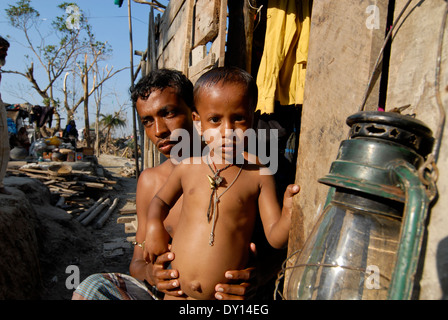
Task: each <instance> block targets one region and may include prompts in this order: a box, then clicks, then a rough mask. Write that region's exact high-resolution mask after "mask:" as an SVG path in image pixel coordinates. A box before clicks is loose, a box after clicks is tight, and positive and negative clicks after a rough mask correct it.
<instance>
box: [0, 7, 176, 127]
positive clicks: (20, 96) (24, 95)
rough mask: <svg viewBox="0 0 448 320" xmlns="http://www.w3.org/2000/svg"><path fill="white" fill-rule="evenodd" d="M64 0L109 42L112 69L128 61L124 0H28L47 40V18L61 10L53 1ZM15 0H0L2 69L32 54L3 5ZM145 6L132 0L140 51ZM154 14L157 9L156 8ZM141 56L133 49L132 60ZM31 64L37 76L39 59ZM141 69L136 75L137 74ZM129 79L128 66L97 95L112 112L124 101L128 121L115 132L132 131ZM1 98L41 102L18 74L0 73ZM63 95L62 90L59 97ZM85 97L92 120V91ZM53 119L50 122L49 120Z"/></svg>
mask: <svg viewBox="0 0 448 320" xmlns="http://www.w3.org/2000/svg"><path fill="white" fill-rule="evenodd" d="M64 2H75V3H76V4H77V5H78V6H79V8H80V9H81V10H82V11H83V12H84V13H85V15H86V17H87V19H88V22H89V24H90V25H91V26H92V27H93V31H94V34H95V36H96V39H97V40H99V41H103V42H105V41H107V43H108V44H109V45H110V47H111V48H112V50H113V51H112V55H111V57H110V58H109V59H108V60H107V62H106V63H107V65H108V66H109V68H110V67H111V66H113V70H119V69H121V68H124V67H129V66H130V46H129V22H128V0H124V1H123V5H122V6H121V8H120V7H119V6H118V5H115V3H114V0H71V1H68V0H67V1H64V0H32V1H31V6H32V7H33V8H34V9H36V10H37V11H38V12H39V13H40V19H41V28H40V31H41V33H42V34H44V35H48V38H46V39H45V40H46V41H47V44H50V43H51V38H52V37H51V34H49V30H50V23H51V21H52V20H53V19H54V18H55V17H56V16H60V15H62V14H63V13H64V12H63V11H62V10H61V9H59V8H58V7H57V6H58V5H59V4H61V3H64ZM159 2H160V3H162V4H163V5H167V3H168V1H167V0H165V1H164V0H162V1H160V0H159ZM16 3H17V1H16V0H1V1H0V35H1V36H2V37H4V38H7V39H8V41H9V42H10V45H11V46H10V48H9V50H8V56H7V58H6V65H5V66H4V67H3V68H2V69H4V70H14V71H21V72H24V71H25V67H26V61H27V60H26V58H25V55H27V54H28V55H29V56H30V57H33V55H32V53H31V51H30V50H28V49H27V48H26V47H25V46H24V44H25V38H24V34H23V32H22V31H20V30H18V29H15V28H13V27H12V26H11V25H10V24H9V22H8V19H7V15H6V12H5V9H8V8H9V5H15V4H16ZM149 12H150V6H149V5H147V4H140V3H136V2H134V1H132V0H131V16H132V33H133V35H132V36H133V37H132V38H133V48H134V50H139V51H144V50H145V49H146V46H147V41H148V35H147V34H148V17H149ZM154 14H155V15H156V16H157V14H162V13H160V12H159V11H157V10H155V11H154ZM139 61H140V57H139V56H136V55H134V65H135V66H136V65H137V64H138V62H139ZM34 67H35V74H36V78H38V79H39V77H42V76H43V74H42V73H40V75H39V69H38V63H37V61H36V60H35V59H34ZM139 77H140V74H139V76H138V78H137V80H138V79H139ZM130 85H131V72H130V69H125V70H123V71H121V72H119V73H118V74H116V75H115V76H114V77H113V78H111V79H109V80H107V81H106V82H105V86H104V87H105V88H104V89H103V92H104V93H105V94H104V97H103V100H102V109H101V113H103V114H112V113H113V112H115V111H118V110H119V109H120V105H124V104H126V105H125V107H124V108H125V117H126V119H127V127H126V128H124V129H121V130H119V131H118V132H116V136H117V135H118V136H123V135H129V134H131V133H132V113H131V103H130V97H129V87H130ZM0 92H1V96H2V100H3V101H4V102H7V103H11V104H15V103H24V102H29V103H31V104H32V105H42V98H41V97H40V96H39V95H38V94H37V93H36V92H35V89H33V88H32V87H31V84H30V83H29V81H28V80H27V79H25V78H24V77H23V76H21V75H16V74H5V73H4V74H3V75H2V83H1V85H0ZM60 99H61V101H63V99H62V96H61V97H60ZM91 99H92V100H89V119H90V123H93V122H94V121H95V112H96V107H95V105H94V100H93V97H91ZM60 110H61V117H62V118H64V119H63V120H62V121H61V126H62V127H65V124H66V119H65V118H66V115H65V112H64V111H63V110H64V108H63V107H62V108H61V109H60ZM83 112H84V109H83V106H82V105H81V106H80V107H78V109H77V112H76V114H75V120H76V123H77V124H78V128H82V127H84V115H83ZM53 125H54V123H53Z"/></svg>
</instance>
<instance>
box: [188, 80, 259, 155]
mask: <svg viewBox="0 0 448 320" xmlns="http://www.w3.org/2000/svg"><path fill="white" fill-rule="evenodd" d="M249 102H250V101H249V98H248V96H247V92H246V90H245V88H244V87H242V86H240V85H238V84H225V85H222V84H221V83H218V84H216V85H214V86H212V87H210V88H203V89H202V90H201V91H200V92H199V96H198V97H197V98H196V109H197V112H193V120H195V121H200V126H201V128H200V131H201V134H202V135H203V137H204V140H205V141H206V142H207V145H208V146H209V148H210V150H213V153H214V154H220V155H221V156H222V158H223V159H224V158H225V159H227V160H229V159H234V158H235V156H236V154H237V153H241V152H242V151H243V147H244V132H245V131H246V130H247V129H250V128H252V123H253V114H254V113H253V111H252V110H251V108H250V105H249Z"/></svg>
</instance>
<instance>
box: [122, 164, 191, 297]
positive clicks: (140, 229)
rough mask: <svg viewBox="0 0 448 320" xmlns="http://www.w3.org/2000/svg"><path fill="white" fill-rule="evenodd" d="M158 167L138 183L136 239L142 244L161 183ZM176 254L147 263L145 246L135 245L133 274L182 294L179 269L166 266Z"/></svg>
mask: <svg viewBox="0 0 448 320" xmlns="http://www.w3.org/2000/svg"><path fill="white" fill-rule="evenodd" d="M156 169H157V167H156V168H150V169H146V170H144V171H143V172H142V173H141V175H140V177H139V179H138V183H137V194H136V206H137V219H138V226H137V233H136V241H137V243H139V244H141V243H142V242H143V240H145V235H146V217H147V214H146V213H147V211H148V207H149V203H150V201H151V199H152V198H153V197H154V195H155V194H156V192H157V191H158V189H159V188H160V186H161V184H162V183H163V182H164V181H159V180H161V179H160V178H161V177H160V176H159V175H158V174H157V170H156ZM173 259H174V254H173V253H171V252H168V253H166V254H163V255H161V256H160V257H158V258H157V260H156V262H155V263H154V264H150V263H147V262H146V260H145V259H144V258H143V248H142V247H141V246H139V245H136V246H135V247H134V253H133V256H132V260H131V263H130V265H129V272H130V274H131V276H133V277H134V278H137V279H139V280H146V281H147V282H148V283H149V284H151V285H153V286H156V287H157V289H158V290H159V291H161V292H164V293H166V294H170V295H173V296H180V295H182V292H180V293H179V281H178V280H177V278H178V277H179V273H178V271H177V270H174V269H173V270H167V269H166V267H167V265H168V264H169V262H170V261H171V260H173Z"/></svg>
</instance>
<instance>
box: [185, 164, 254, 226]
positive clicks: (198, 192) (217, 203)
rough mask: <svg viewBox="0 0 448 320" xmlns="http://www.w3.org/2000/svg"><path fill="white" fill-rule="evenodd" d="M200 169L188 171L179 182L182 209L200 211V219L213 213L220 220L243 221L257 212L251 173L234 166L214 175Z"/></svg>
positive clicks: (198, 212) (209, 171)
mask: <svg viewBox="0 0 448 320" xmlns="http://www.w3.org/2000/svg"><path fill="white" fill-rule="evenodd" d="M202 167H203V168H195V169H193V170H191V172H189V174H188V177H187V178H186V179H184V177H183V179H182V188H183V197H184V204H183V205H184V209H187V210H188V211H189V212H191V211H193V212H197V214H200V212H202V213H203V215H204V216H207V214H208V215H209V216H211V215H212V214H213V212H215V211H216V212H215V213H222V215H221V218H223V219H224V218H225V217H226V218H230V219H238V218H243V219H244V216H245V215H248V214H249V215H252V214H254V212H256V211H257V200H258V195H259V187H258V183H257V181H256V177H254V175H253V174H252V173H251V172H248V171H247V170H244V168H243V169H240V167H236V166H235V167H233V168H228V169H226V170H225V171H224V172H221V173H220V174H219V175H216V176H215V175H214V174H213V172H212V171H211V170H209V169H208V168H204V167H205V166H202ZM205 169H207V170H205ZM224 214H225V217H224ZM242 215H243V216H242Z"/></svg>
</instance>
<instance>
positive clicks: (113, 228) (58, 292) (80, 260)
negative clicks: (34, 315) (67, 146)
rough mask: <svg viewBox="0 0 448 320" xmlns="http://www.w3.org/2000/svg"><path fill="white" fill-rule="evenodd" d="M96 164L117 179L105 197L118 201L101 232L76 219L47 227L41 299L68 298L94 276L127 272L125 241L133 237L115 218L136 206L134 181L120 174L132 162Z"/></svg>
mask: <svg viewBox="0 0 448 320" xmlns="http://www.w3.org/2000/svg"><path fill="white" fill-rule="evenodd" d="M98 163H99V164H100V165H102V166H103V167H104V169H105V170H107V171H108V172H109V173H110V174H111V175H112V176H113V177H114V179H116V180H117V184H116V185H115V188H114V191H110V193H109V194H108V195H109V196H110V197H111V198H114V197H119V198H120V202H119V204H118V206H117V208H116V209H115V210H114V212H113V214H112V215H111V216H110V217H109V218H108V220H107V221H106V222H105V224H104V225H103V227H102V228H101V229H95V228H94V227H93V226H92V225H93V223H91V224H90V225H88V226H83V225H81V224H80V223H79V222H77V221H75V219H71V220H70V221H69V222H65V223H63V224H61V223H53V224H50V227H49V228H48V229H50V230H48V231H50V232H51V238H50V240H49V241H48V240H47V241H48V242H50V243H52V245H51V246H48V248H49V249H48V251H47V252H45V251H46V248H47V246H46V245H44V246H43V251H44V252H42V256H43V258H41V273H42V277H43V282H44V283H43V286H44V292H43V293H42V299H43V300H68V299H71V296H72V293H73V291H74V289H72V287H73V286H74V285H76V283H77V282H78V281H82V280H84V279H85V278H86V277H87V276H89V275H91V274H94V273H101V272H120V273H129V263H130V260H131V257H132V251H133V250H132V246H131V244H130V243H129V241H127V240H126V238H127V237H129V236H133V235H134V234H127V233H125V231H124V230H125V229H124V224H121V223H117V218H118V217H120V216H121V214H120V213H119V209H121V208H123V207H125V206H126V207H135V192H136V186H137V180H136V178H135V177H132V178H126V177H123V176H121V175H120V174H119V172H120V170H121V169H122V168H123V166H128V167H129V166H130V165H133V163H131V161H129V160H128V159H125V158H119V157H114V156H109V155H101V156H100V157H99V159H98Z"/></svg>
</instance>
